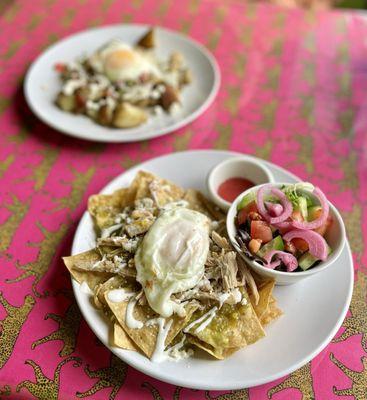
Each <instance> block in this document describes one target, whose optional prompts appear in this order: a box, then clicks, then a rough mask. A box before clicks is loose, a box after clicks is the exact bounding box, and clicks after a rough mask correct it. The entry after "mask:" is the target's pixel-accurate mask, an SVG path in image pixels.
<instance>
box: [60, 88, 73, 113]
mask: <svg viewBox="0 0 367 400" xmlns="http://www.w3.org/2000/svg"><path fill="white" fill-rule="evenodd" d="M56 105H57V106H58V107H60V108H61V110H63V111H68V112H70V111H71V112H73V111H74V110H75V107H76V101H75V96H74V95H73V94H72V95H67V94H64V93H62V92H60V93H59V94H58V96H57V98H56Z"/></svg>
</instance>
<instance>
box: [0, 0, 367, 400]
mask: <svg viewBox="0 0 367 400" xmlns="http://www.w3.org/2000/svg"><path fill="white" fill-rule="evenodd" d="M128 3H129V4H128ZM0 10H1V17H0V41H1V44H0V70H1V75H0V82H1V84H0V90H1V93H0V113H1V117H0V121H1V122H0V123H1V125H0V127H1V135H0V183H1V184H0V193H1V204H0V257H1V258H0V262H1V268H0V282H1V294H0V302H1V305H0V320H2V321H1V324H2V335H1V337H0V390H1V392H2V394H1V395H0V396H1V398H4V399H5V398H13V399H22V398H24V399H25V398H27V399H28V398H33V397H32V396H34V397H35V398H39V399H56V398H60V399H70V398H76V397H77V396H78V397H87V398H91V399H108V398H110V399H114V398H116V399H152V398H154V399H171V398H174V399H205V398H206V399H212V398H216V399H218V400H219V399H222V400H224V399H226V400H230V399H251V400H253V399H267V398H272V399H274V400H281V399H282V400H283V399H295V400H297V399H301V398H303V399H313V398H316V399H334V398H335V399H336V398H338V399H350V398H351V397H348V396H354V397H355V398H356V399H359V400H365V399H366V398H367V358H366V351H367V344H366V340H367V319H366V318H367V317H366V316H367V306H366V284H367V275H366V267H365V266H366V262H367V251H366V248H365V241H366V236H367V228H366V226H367V224H366V222H367V218H366V213H367V135H366V132H367V94H366V93H367V42H366V40H367V39H366V38H367V22H366V21H367V20H366V19H365V18H363V17H361V16H360V15H358V14H352V13H340V14H338V13H323V14H319V15H312V14H307V13H304V12H302V11H299V10H293V11H287V10H284V9H280V8H275V7H271V6H266V5H260V6H253V5H251V6H246V5H244V4H241V3H240V2H238V3H235V2H233V1H219V0H218V1H195V0H191V1H182V2H179V1H174V0H163V1H159V2H157V1H155V0H132V1H130V2H128V1H117V0H115V1H114V0H104V1H98V0H93V1H85V0H79V1H76V0H67V1H66V0H65V1H55V0H43V1H41V0H32V1H29V0H23V1H20V0H18V1H13V2H10V1H5V0H4V1H2V2H1V3H0ZM132 21H134V22H148V23H151V24H160V25H163V26H167V27H170V28H173V29H177V30H180V31H182V32H185V33H187V34H190V35H191V36H192V37H194V38H195V39H197V40H199V41H200V42H202V43H203V44H205V45H206V46H208V47H209V48H210V49H211V50H212V51H213V52H214V54H215V56H216V57H217V60H218V62H219V64H220V67H221V70H222V76H223V83H222V87H221V90H220V93H219V96H218V98H217V101H216V102H215V104H214V105H213V106H212V107H211V108H210V109H209V110H208V111H207V112H206V113H205V114H204V115H203V116H202V117H200V118H199V119H198V120H197V121H196V122H194V123H193V124H191V125H190V126H188V127H187V128H185V129H183V130H180V131H178V132H175V133H173V134H172V135H169V136H166V137H163V138H158V139H155V140H152V141H145V142H141V143H134V144H127V145H124V144H121V145H115V144H114V145H112V144H111V145H107V144H106V145H105V144H96V143H87V142H81V141H78V140H73V139H70V138H67V137H65V136H62V135H61V134H59V133H57V132H55V131H53V130H52V129H50V128H48V127H47V126H45V125H43V124H42V123H41V122H40V121H38V120H37V119H36V118H35V117H34V116H32V115H31V113H30V112H29V110H28V109H27V107H26V105H25V103H24V99H23V96H22V79H23V76H24V73H25V71H26V69H27V67H28V65H29V64H30V62H31V61H32V60H33V59H34V58H35V57H36V56H37V55H38V54H40V52H41V51H42V50H43V49H44V48H45V47H46V46H48V45H49V44H50V43H52V42H55V41H56V40H58V39H61V38H62V37H64V36H65V35H67V34H70V33H72V32H76V31H78V30H81V29H85V28H88V27H91V26H96V25H101V24H105V23H123V22H132ZM197 148H214V149H232V150H237V151H241V152H243V153H249V154H255V155H257V156H258V157H262V158H265V159H268V160H271V161H272V162H275V163H277V164H279V165H281V166H283V167H285V168H288V169H289V170H291V171H292V172H294V173H296V174H298V175H299V176H301V177H302V178H304V179H309V180H312V181H313V182H314V183H316V184H317V185H319V186H320V187H321V188H322V189H324V190H325V192H326V193H327V195H328V196H329V198H330V199H331V200H332V201H333V202H334V203H335V204H336V206H338V207H339V209H340V210H341V211H342V213H343V216H344V218H345V223H346V226H347V229H348V234H349V239H350V243H351V246H352V249H353V254H354V261H355V268H356V271H357V273H356V281H355V290H354V295H353V300H352V305H351V308H350V312H349V314H348V317H347V319H346V320H345V322H344V325H343V327H342V328H341V330H340V332H339V333H338V334H337V336H336V338H335V339H334V341H333V342H332V343H331V344H330V345H329V346H328V347H327V348H326V349H325V350H324V351H323V352H322V353H321V354H320V355H319V356H318V357H316V359H314V360H313V361H312V362H311V363H309V364H307V365H306V366H304V367H303V368H301V369H300V370H298V371H296V372H294V373H293V374H291V375H290V376H288V377H286V378H283V379H280V380H278V381H276V382H272V383H270V384H267V385H264V386H260V387H256V388H252V389H249V390H247V389H244V390H240V391H235V392H233V393H214V392H203V391H192V390H188V389H181V388H176V387H174V386H171V385H168V384H165V383H162V382H158V381H157V380H154V379H152V378H150V377H148V376H145V375H143V374H141V373H139V372H137V371H135V370H134V369H133V368H131V367H127V366H126V365H125V364H124V363H123V362H122V361H120V360H119V359H117V358H116V357H114V356H112V355H111V353H110V352H109V351H108V350H107V349H106V348H105V347H104V346H102V345H101V344H100V343H99V342H98V340H97V339H96V337H95V336H94V334H93V333H92V331H91V330H90V329H89V327H88V326H87V325H86V323H85V321H84V320H83V319H82V318H81V315H80V312H79V310H78V308H77V306H76V304H75V300H74V298H73V295H72V292H71V288H70V280H69V276H68V274H67V273H66V271H65V269H64V268H63V266H62V263H61V261H60V256H61V255H65V254H68V253H69V252H70V244H71V240H72V237H73V234H74V231H75V227H76V225H77V223H78V221H79V218H80V216H81V214H82V212H83V211H84V209H85V207H86V201H87V198H88V196H89V195H90V194H92V193H95V192H98V191H99V190H100V189H101V188H102V187H103V186H104V185H105V184H106V183H107V182H108V181H109V180H110V179H111V178H113V177H114V176H116V175H117V174H119V173H121V172H122V171H123V170H124V169H126V168H128V167H130V166H131V165H134V164H136V163H138V162H140V161H142V160H146V159H149V158H151V157H155V156H159V155H161V154H165V153H170V152H173V151H178V150H184V149H197ZM335 291H336V293H337V291H338V288H337V287H336V288H335Z"/></svg>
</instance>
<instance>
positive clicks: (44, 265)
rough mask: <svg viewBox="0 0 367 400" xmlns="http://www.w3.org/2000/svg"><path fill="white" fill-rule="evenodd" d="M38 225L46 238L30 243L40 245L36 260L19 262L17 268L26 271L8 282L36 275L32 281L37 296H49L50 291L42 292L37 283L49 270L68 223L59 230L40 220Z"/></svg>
mask: <svg viewBox="0 0 367 400" xmlns="http://www.w3.org/2000/svg"><path fill="white" fill-rule="evenodd" d="M37 227H38V228H39V230H40V231H41V232H42V234H43V236H44V239H43V240H42V241H41V242H39V243H30V244H29V245H30V246H32V247H38V248H39V249H40V250H39V253H38V256H37V259H36V260H35V261H31V262H29V263H26V264H24V265H19V263H17V268H18V269H20V270H22V271H24V272H23V273H22V274H21V275H19V276H18V277H16V278H13V279H7V280H6V281H5V282H6V283H16V282H20V281H22V280H24V279H27V278H29V277H34V278H35V279H34V280H33V282H32V290H33V293H34V294H35V296H36V297H43V296H47V295H48V292H47V291H45V292H44V293H40V292H39V291H38V290H37V285H38V283H39V282H40V280H41V279H42V278H43V276H44V275H45V273H46V272H47V271H48V268H49V266H50V265H51V262H52V260H53V258H54V256H55V249H57V248H58V246H59V244H60V242H61V241H62V239H63V238H64V236H65V233H66V231H67V229H68V224H62V225H61V226H60V228H59V229H58V230H57V231H49V230H48V229H47V228H45V227H44V226H43V225H41V223H40V222H38V223H37Z"/></svg>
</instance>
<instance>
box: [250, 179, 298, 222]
mask: <svg viewBox="0 0 367 400" xmlns="http://www.w3.org/2000/svg"><path fill="white" fill-rule="evenodd" d="M269 186H270V187H271V185H264V186H262V187H261V188H260V189H259V190H258V191H257V197H256V203H257V208H258V210H259V213H260V214H261V215H262V217H263V218H264V219H265V220H266V221H267V222H269V223H270V224H277V223H279V222H283V221H285V220H286V219H288V218H289V217H290V215H291V214H292V211H293V207H292V203H291V202H290V201H289V200H288V198H287V196H286V195H285V194H284V193H283V192H282V191H281V190H279V189H277V188H271V189H270V191H271V193H272V194H274V195H275V196H277V197H278V199H279V200H280V203H281V205H282V207H283V212H282V214H281V215H279V216H277V217H272V216H271V215H270V214H269V213H268V211H267V209H266V207H265V204H264V193H265V191H266V190H267V189H268V188H269Z"/></svg>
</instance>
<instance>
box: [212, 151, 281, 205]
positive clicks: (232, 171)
mask: <svg viewBox="0 0 367 400" xmlns="http://www.w3.org/2000/svg"><path fill="white" fill-rule="evenodd" d="M264 164H265V163H262V162H261V161H260V160H259V161H257V160H255V159H253V158H252V157H246V156H240V157H231V158H228V159H227V160H224V161H222V162H221V163H219V164H217V165H216V166H215V167H214V168H213V169H212V170H211V171H210V172H209V174H208V176H207V181H206V183H207V188H208V192H209V194H210V197H211V199H212V201H213V202H214V203H215V204H216V205H217V206H219V207H220V208H222V209H223V210H228V209H229V207H230V206H231V203H230V202H229V201H227V200H224V199H222V198H221V197H220V196H219V194H218V188H219V186H220V185H221V183H223V182H224V181H226V180H227V179H229V178H245V179H249V180H250V181H252V182H253V183H254V184H255V185H261V184H263V183H272V182H274V177H273V174H272V173H271V172H270V170H269V169H268V168H267V167H266V166H265V165H264Z"/></svg>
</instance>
